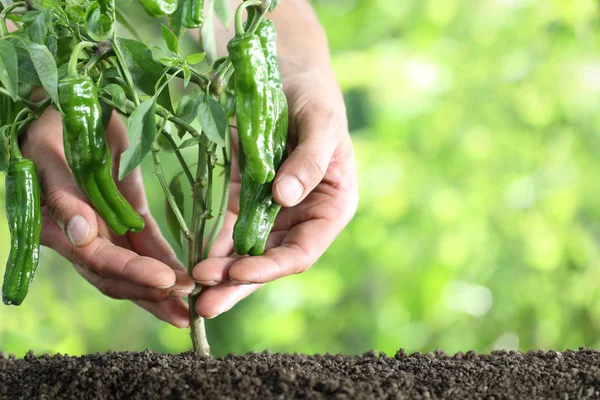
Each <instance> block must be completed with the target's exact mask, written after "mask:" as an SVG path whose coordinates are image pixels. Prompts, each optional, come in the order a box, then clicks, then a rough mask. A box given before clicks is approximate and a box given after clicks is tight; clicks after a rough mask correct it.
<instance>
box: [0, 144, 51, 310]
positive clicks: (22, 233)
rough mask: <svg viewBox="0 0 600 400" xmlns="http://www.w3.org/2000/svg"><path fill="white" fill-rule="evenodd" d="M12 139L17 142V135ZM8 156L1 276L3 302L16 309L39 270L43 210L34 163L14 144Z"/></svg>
mask: <svg viewBox="0 0 600 400" xmlns="http://www.w3.org/2000/svg"><path fill="white" fill-rule="evenodd" d="M13 138H14V139H16V135H14V136H13ZM12 146H17V148H12ZM11 153H12V154H13V155H16V157H14V156H13V158H12V160H11V162H10V165H9V167H8V170H7V172H6V218H7V220H8V228H9V230H10V235H11V247H10V254H9V256H8V261H7V263H6V271H5V272H4V282H3V284H2V301H3V302H4V304H8V305H11V304H12V305H16V306H18V305H20V304H21V303H22V302H23V300H24V299H25V296H27V292H28V291H29V285H30V284H31V281H32V280H33V276H34V274H35V270H36V268H37V266H38V260H39V248H40V235H41V231H42V210H41V204H40V198H41V193H40V192H41V191H40V184H39V179H38V175H37V172H36V169H35V165H34V163H33V161H31V160H28V159H26V158H23V157H22V156H21V153H20V151H18V144H17V142H16V140H11Z"/></svg>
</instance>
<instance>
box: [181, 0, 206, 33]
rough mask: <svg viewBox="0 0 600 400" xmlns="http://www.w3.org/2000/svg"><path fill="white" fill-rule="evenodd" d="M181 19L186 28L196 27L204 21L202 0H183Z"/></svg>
mask: <svg viewBox="0 0 600 400" xmlns="http://www.w3.org/2000/svg"><path fill="white" fill-rule="evenodd" d="M182 7H183V9H182V14H181V20H182V22H183V26H185V27H186V28H188V29H193V28H198V27H200V25H202V23H203V22H204V0H183V4H182Z"/></svg>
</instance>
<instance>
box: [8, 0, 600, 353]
mask: <svg viewBox="0 0 600 400" xmlns="http://www.w3.org/2000/svg"><path fill="white" fill-rule="evenodd" d="M283 1H286V0H283ZM313 4H314V7H315V9H316V10H317V13H318V15H319V17H320V19H321V21H322V23H323V24H324V26H325V28H326V30H327V32H328V35H329V38H330V44H331V53H332V58H333V63H334V66H335V70H336V72H337V75H338V78H339V81H340V84H341V86H342V88H343V90H344V94H345V98H346V102H347V106H348V116H349V123H350V131H351V134H352V137H353V140H354V144H355V148H356V157H357V161H358V166H359V179H360V192H361V201H360V206H359V210H358V213H357V215H356V217H355V219H354V220H353V222H352V223H351V224H350V225H349V226H348V227H347V229H346V230H345V231H344V232H343V233H342V234H341V235H340V236H339V238H338V239H337V240H336V242H335V243H334V244H333V246H332V247H331V248H330V249H329V251H328V252H327V253H326V254H325V255H324V256H323V257H322V258H321V260H320V261H319V262H318V263H317V264H316V265H315V266H314V267H313V268H312V269H311V270H309V271H308V272H306V273H304V274H303V275H299V276H293V277H290V278H286V279H282V280H280V281H278V282H275V283H272V284H270V285H267V286H266V287H265V288H263V289H262V290H260V291H259V292H257V293H256V294H254V295H253V296H252V297H251V298H249V299H247V300H245V301H243V302H242V303H240V304H239V306H237V307H236V308H235V309H234V310H232V311H231V312H229V313H227V314H225V315H223V316H221V317H218V318H217V319H215V320H212V321H209V322H208V333H209V340H210V342H211V344H212V348H213V351H214V353H215V354H216V355H224V354H226V353H229V352H236V353H242V352H247V351H253V350H257V351H261V350H264V349H270V350H272V351H285V352H296V351H298V352H304V353H324V352H327V351H330V352H344V353H362V352H364V351H367V350H370V349H377V350H382V351H385V352H388V353H392V354H393V353H394V352H395V351H396V350H397V349H399V348H400V347H403V348H405V349H407V350H408V351H411V352H412V351H431V350H434V349H437V348H441V349H443V350H445V351H447V352H450V353H453V352H456V351H459V350H460V351H467V350H471V349H474V350H477V351H481V352H488V351H491V350H493V349H496V348H504V349H520V350H527V349H531V348H553V349H557V350H563V349H567V348H576V347H578V346H581V345H585V346H590V347H593V348H600V245H599V241H600V188H599V187H598V186H599V183H600V132H599V128H600V112H599V111H598V110H599V106H600V54H599V53H598V48H599V40H600V21H599V20H598V17H599V15H600V14H599V12H600V10H599V4H598V2H597V1H593V0H578V1H568V0H427V1H425V0H402V1H389V0H346V1H338V0H314V1H313ZM147 36H148V37H149V40H150V41H152V40H153V39H152V38H158V37H159V36H160V35H159V34H157V32H156V31H153V30H151V29H150V28H148V29H147ZM169 160H170V159H169V158H168V157H166V158H165V159H164V160H163V162H165V163H166V164H167V166H168V167H169V168H168V170H169V171H170V172H174V171H175V169H174V167H175V164H174V163H171V164H169V163H170V161H169ZM144 169H145V172H146V175H145V176H146V182H147V187H148V190H149V194H150V196H151V198H152V199H153V212H154V213H155V215H157V217H158V218H159V219H160V220H161V222H164V217H163V211H164V204H163V201H162V195H161V193H160V188H159V186H158V184H157V182H156V181H155V180H154V177H153V176H152V174H151V165H150V163H145V164H144ZM0 199H1V200H0V202H3V200H4V195H3V194H2V195H1V196H0ZM2 208H3V204H2ZM0 219H1V220H0V243H4V245H2V246H0V259H5V258H6V256H7V255H8V251H9V248H8V243H9V235H8V229H7V228H6V224H5V217H4V215H2V216H1V217H0ZM163 226H164V225H163ZM165 231H166V230H165ZM315 234H318V232H315ZM146 348H150V349H153V350H155V351H161V352H181V351H186V350H188V349H189V348H190V342H189V339H188V336H187V331H185V330H178V329H175V328H172V327H170V326H168V325H166V324H164V323H162V322H159V321H157V320H155V319H154V318H153V317H151V316H150V315H149V314H146V313H145V312H144V311H142V310H139V309H137V308H136V307H135V306H133V305H132V304H129V303H127V302H122V301H116V300H111V299H108V298H104V297H103V296H102V295H101V294H100V293H99V292H97V291H96V289H94V288H93V287H92V286H90V285H89V284H88V283H87V282H85V281H84V280H83V279H81V278H80V277H79V276H78V275H77V274H76V273H75V271H74V270H73V269H72V267H71V266H70V264H68V263H67V262H65V261H64V260H62V259H61V258H60V257H59V256H57V255H56V254H55V253H54V252H52V251H51V250H48V249H44V250H43V252H42V263H41V265H40V267H39V269H38V275H37V277H36V280H35V282H34V285H33V288H32V291H31V294H30V297H29V298H28V299H27V301H26V302H25V303H24V305H23V306H21V307H20V308H14V307H4V306H3V307H0V350H3V351H5V352H11V353H15V354H16V355H17V356H19V357H21V356H23V355H24V353H25V352H26V351H27V350H29V349H33V350H35V351H36V352H37V353H43V352H50V353H54V352H61V353H68V354H75V355H76V354H83V353H90V352H102V351H106V350H109V349H111V350H143V349H146Z"/></svg>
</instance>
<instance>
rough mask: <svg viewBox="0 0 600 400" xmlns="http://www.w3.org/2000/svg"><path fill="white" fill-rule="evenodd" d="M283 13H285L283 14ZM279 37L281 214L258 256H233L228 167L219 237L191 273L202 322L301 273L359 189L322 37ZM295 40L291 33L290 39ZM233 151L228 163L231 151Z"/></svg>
mask: <svg viewBox="0 0 600 400" xmlns="http://www.w3.org/2000/svg"><path fill="white" fill-rule="evenodd" d="M284 5H285V7H290V8H289V9H282V8H281V7H282V6H284ZM279 7H280V8H279V10H281V13H282V14H280V15H287V16H290V17H291V16H297V15H298V13H297V12H295V11H296V10H292V8H294V7H298V8H302V7H307V4H306V5H302V4H301V3H294V4H291V3H282V4H281V5H280V6H279ZM308 7H309V6H308ZM300 11H302V10H300ZM304 11H305V12H306V8H304ZM276 13H277V11H276ZM273 19H274V20H275V19H276V16H274V18H273ZM276 24H277V21H276ZM282 25H283V26H286V24H282ZM287 26H288V27H289V25H287ZM288 29H291V28H288ZM278 30H279V31H280V37H282V36H283V41H282V43H280V42H278V46H279V48H280V49H281V48H282V47H283V51H282V52H281V51H280V57H279V58H280V60H279V62H280V65H281V70H282V77H283V85H284V89H285V91H286V95H287V98H288V103H289V112H290V115H289V117H290V131H289V139H288V147H290V148H291V149H292V151H291V153H290V155H289V158H288V159H287V160H286V161H285V163H284V164H283V165H282V167H281V169H280V170H279V172H278V174H277V176H276V177H275V180H274V185H273V196H274V198H275V200H276V201H277V202H278V203H279V204H281V205H283V206H284V208H283V209H282V211H281V212H280V214H279V216H278V217H277V220H276V222H275V226H274V228H273V231H272V232H271V235H270V236H269V240H268V242H267V247H266V249H267V251H266V252H265V253H264V254H263V255H262V256H257V257H245V256H244V257H241V256H237V255H235V254H234V255H232V253H233V240H232V232H233V226H234V224H235V221H236V219H237V214H238V211H239V196H240V185H241V179H240V176H239V171H238V170H237V168H236V165H237V163H236V162H235V160H234V161H233V164H232V167H233V170H232V183H231V188H230V198H229V203H228V210H227V214H226V216H225V222H224V225H223V229H222V231H221V232H220V234H219V235H218V237H217V240H216V241H215V243H214V245H213V247H212V249H211V252H210V256H209V258H208V259H207V260H204V261H202V262H200V263H199V264H198V265H197V266H196V267H195V268H194V271H193V278H194V280H195V281H196V282H198V283H200V284H201V285H203V286H205V289H204V290H203V291H202V293H201V295H200V297H199V298H198V301H197V302H196V311H197V313H198V314H199V315H201V316H203V317H205V318H213V317H215V316H217V315H219V314H221V313H223V312H225V311H227V310H229V309H231V308H232V307H233V306H234V305H235V304H236V303H237V302H239V301H240V300H242V299H243V298H245V297H246V296H248V295H249V294H250V293H252V292H253V291H255V290H256V289H258V288H259V287H261V286H262V285H263V284H264V283H267V282H270V281H273V280H275V279H278V278H282V277H284V276H287V275H290V274H296V273H300V272H303V271H305V270H306V269H308V268H309V267H310V266H311V265H312V264H313V263H314V262H315V261H316V260H317V259H318V258H319V257H320V256H321V255H322V254H323V252H324V251H325V250H326V249H327V247H329V245H330V244H331V243H332V242H333V240H334V239H335V237H336V236H337V235H338V234H339V232H340V231H341V230H342V229H343V228H344V226H345V225H346V224H347V223H348V222H349V221H350V219H351V218H352V216H353V215H354V213H355V211H356V207H357V203H358V189H357V178H356V169H355V163H354V156H353V150H352V143H351V141H350V135H349V133H348V128H347V121H346V114H345V107H344V102H343V98H342V95H341V91H340V89H339V87H338V85H337V83H336V80H335V76H334V74H333V72H332V70H331V65H330V63H329V57H328V54H327V51H326V40H325V39H324V34H321V35H319V34H320V33H321V32H320V31H317V32H315V33H314V34H315V35H316V36H318V37H317V39H316V40H317V42H316V43H315V41H313V40H311V39H310V37H309V35H306V36H303V38H302V41H301V42H300V43H298V42H297V39H290V40H286V38H291V37H292V36H287V34H288V33H287V31H286V29H285V28H284V29H281V30H280V29H279V26H278ZM295 32H298V31H294V30H293V29H291V32H290V34H292V35H295ZM295 36H298V35H295ZM319 43H321V44H322V43H325V55H323V52H322V51H321V57H319V47H320V46H319ZM281 45H283V46H281ZM321 50H322V49H321ZM281 54H283V57H282V56H281ZM286 54H290V55H291V56H290V57H289V58H288V57H286ZM292 54H293V55H292ZM232 142H233V143H237V141H236V140H233V141H232ZM233 150H234V158H235V156H236V155H235V153H236V150H237V149H236V148H235V146H234V149H233Z"/></svg>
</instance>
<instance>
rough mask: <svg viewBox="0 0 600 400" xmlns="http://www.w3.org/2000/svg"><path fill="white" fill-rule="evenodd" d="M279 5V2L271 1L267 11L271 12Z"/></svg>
mask: <svg viewBox="0 0 600 400" xmlns="http://www.w3.org/2000/svg"><path fill="white" fill-rule="evenodd" d="M277 4H279V0H271V5H270V6H269V11H273V10H274V9H275V7H277Z"/></svg>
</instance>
